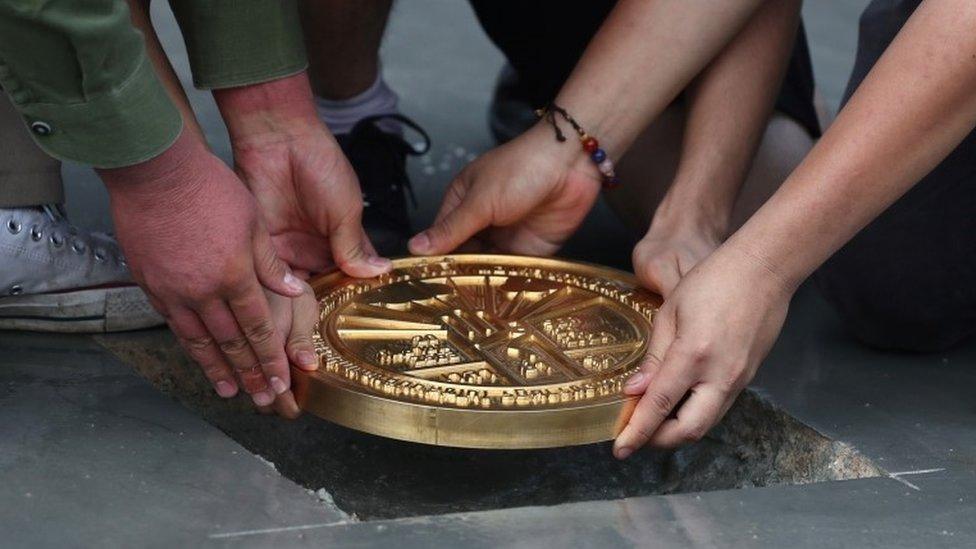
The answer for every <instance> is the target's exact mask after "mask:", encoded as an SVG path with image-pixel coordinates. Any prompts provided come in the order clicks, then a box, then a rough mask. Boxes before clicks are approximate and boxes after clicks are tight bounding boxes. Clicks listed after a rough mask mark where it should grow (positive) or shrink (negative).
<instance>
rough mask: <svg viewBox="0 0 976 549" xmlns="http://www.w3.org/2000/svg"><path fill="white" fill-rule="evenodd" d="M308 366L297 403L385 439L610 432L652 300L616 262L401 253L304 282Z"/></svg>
mask: <svg viewBox="0 0 976 549" xmlns="http://www.w3.org/2000/svg"><path fill="white" fill-rule="evenodd" d="M311 284H312V288H313V289H314V290H315V295H316V298H317V299H318V300H319V309H320V321H319V327H318V330H317V331H316V334H315V335H314V340H315V347H316V351H317V352H318V355H319V360H320V367H319V369H318V370H317V371H315V372H311V373H309V372H303V371H301V370H298V369H293V373H294V377H295V381H294V383H295V393H296V396H297V397H298V402H299V405H300V406H301V407H302V408H303V409H305V410H306V411H309V412H311V413H313V414H316V415H318V416H320V417H322V418H324V419H327V420H329V421H333V422H335V423H338V424H340V425H344V426H346V427H350V428H352V429H357V430H360V431H366V432H368V433H373V434H376V435H381V436H385V437H390V438H395V439H401V440H408V441H414V442H421V443H426V444H436V445H440V446H455V447H465V448H509V449H512V448H547V447H554V446H571V445H576V444H587V443H592V442H599V441H604V440H609V439H611V438H613V437H614V436H615V435H616V433H617V430H618V428H619V425H618V423H619V421H620V419H621V418H622V417H625V410H626V409H627V407H628V406H632V405H633V402H634V399H633V398H632V397H627V396H624V395H623V394H622V393H621V387H622V385H623V383H624V382H625V381H626V380H627V378H628V377H630V375H632V374H633V373H634V372H635V371H636V370H637V368H638V366H639V364H640V359H641V357H643V355H644V352H645V350H646V346H647V341H648V336H649V334H650V329H651V320H652V318H653V315H654V313H655V311H656V310H657V308H658V306H659V305H660V298H659V297H658V296H656V295H655V294H652V293H650V292H648V291H646V290H643V289H641V288H640V287H639V286H638V285H637V282H636V280H635V279H634V277H633V276H632V275H630V274H628V273H624V272H620V271H617V270H614V269H610V268H606V267H600V266H595V265H589V264H584V263H577V262H571V261H564V260H558V259H544V258H537V257H522V256H507V255H483V254H477V255H449V256H440V257H428V258H404V259H397V260H394V261H393V270H392V271H391V272H389V273H387V274H384V275H382V276H380V277H377V278H373V279H356V278H351V277H348V276H346V275H344V274H342V273H341V272H334V273H331V274H327V275H324V276H322V277H319V278H317V279H316V280H314V281H312V283H311Z"/></svg>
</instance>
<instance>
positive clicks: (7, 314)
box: [0, 206, 163, 333]
mask: <svg viewBox="0 0 976 549" xmlns="http://www.w3.org/2000/svg"><path fill="white" fill-rule="evenodd" d="M160 324H163V319H162V317H160V316H159V314H158V313H156V311H155V310H154V309H153V308H152V306H151V305H150V304H149V300H148V299H147V298H146V294H144V293H143V292H142V290H141V289H140V288H139V287H138V286H136V285H135V283H134V282H133V281H132V277H131V276H130V275H129V270H128V268H127V267H126V264H125V258H124V257H122V251H121V250H120V249H119V245H118V244H117V243H116V242H115V239H114V238H113V237H112V236H111V235H108V234H105V233H95V232H83V231H80V230H78V229H77V228H76V227H74V226H73V225H71V224H70V223H68V220H67V218H66V217H65V215H64V212H63V211H62V210H61V209H60V208H59V207H58V206H42V207H37V208H0V329H6V330H36V331H43V332H75V333H79V332H83V333H95V332H118V331H124V330H137V329H140V328H148V327H152V326H159V325H160Z"/></svg>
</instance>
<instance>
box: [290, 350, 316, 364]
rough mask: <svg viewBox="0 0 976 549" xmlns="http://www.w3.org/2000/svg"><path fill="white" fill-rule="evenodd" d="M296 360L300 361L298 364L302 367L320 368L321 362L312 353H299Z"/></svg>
mask: <svg viewBox="0 0 976 549" xmlns="http://www.w3.org/2000/svg"><path fill="white" fill-rule="evenodd" d="M295 358H296V359H298V364H300V365H301V366H305V367H307V368H318V367H319V360H318V358H316V356H315V353H313V352H312V351H298V354H297V355H296V356H295Z"/></svg>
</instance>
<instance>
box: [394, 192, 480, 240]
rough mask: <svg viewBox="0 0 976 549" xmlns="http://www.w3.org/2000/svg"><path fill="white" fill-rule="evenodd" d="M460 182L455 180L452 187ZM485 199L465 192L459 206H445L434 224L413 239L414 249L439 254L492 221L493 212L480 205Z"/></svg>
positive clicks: (468, 237) (466, 238) (468, 238)
mask: <svg viewBox="0 0 976 549" xmlns="http://www.w3.org/2000/svg"><path fill="white" fill-rule="evenodd" d="M455 185H458V183H454V184H452V187H453V186H455ZM481 202H482V201H480V200H478V199H477V197H473V196H471V195H470V194H467V195H465V196H464V198H463V199H461V201H460V202H459V203H458V204H457V207H455V208H453V209H450V210H447V207H449V205H448V204H445V205H444V207H442V208H441V213H440V214H439V215H438V216H437V219H436V220H435V221H434V224H433V225H431V226H430V227H429V228H428V229H427V230H425V231H423V232H421V233H420V234H418V235H416V236H414V237H413V238H411V239H410V242H409V243H408V246H409V247H410V253H412V254H416V255H437V254H444V253H448V252H450V251H451V250H454V249H455V248H457V247H458V246H460V245H461V244H463V243H464V242H467V241H468V240H470V239H471V237H473V236H474V235H475V234H477V233H478V232H479V231H481V230H482V229H484V228H486V227H488V225H490V224H491V215H490V213H489V212H487V211H485V210H484V208H482V206H481V205H480V204H481Z"/></svg>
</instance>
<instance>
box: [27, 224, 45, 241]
mask: <svg viewBox="0 0 976 549" xmlns="http://www.w3.org/2000/svg"><path fill="white" fill-rule="evenodd" d="M30 234H31V240H33V241H34V242H40V241H41V239H42V238H44V231H42V230H40V229H38V228H37V225H34V226H33V227H31V230H30Z"/></svg>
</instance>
